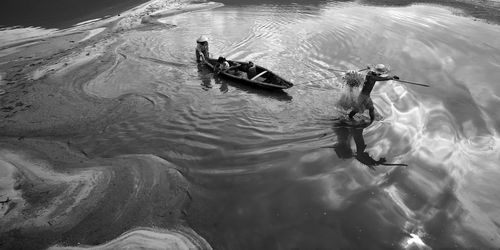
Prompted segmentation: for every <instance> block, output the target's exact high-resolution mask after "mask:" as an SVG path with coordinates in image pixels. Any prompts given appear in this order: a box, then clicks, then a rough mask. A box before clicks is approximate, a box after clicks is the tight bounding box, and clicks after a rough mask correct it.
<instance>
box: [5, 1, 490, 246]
mask: <svg viewBox="0 0 500 250" xmlns="http://www.w3.org/2000/svg"><path fill="white" fill-rule="evenodd" d="M436 2H437V3H441V2H440V1H436ZM224 3H225V4H226V6H224V7H221V8H216V9H212V10H205V11H198V12H192V13H184V14H180V15H175V16H170V17H166V18H163V19H161V20H160V21H161V22H162V23H165V24H168V27H169V28H166V27H167V26H158V25H154V26H153V25H151V26H150V27H149V26H146V27H144V26H143V27H141V28H140V29H131V30H128V31H125V32H122V33H120V34H117V35H116V36H117V38H119V39H117V41H118V42H117V45H116V46H115V47H114V50H113V53H114V54H115V55H116V60H113V62H112V63H110V64H109V65H110V66H109V67H106V68H105V69H104V70H100V71H98V70H88V71H85V69H87V68H89V67H90V66H87V65H83V66H82V69H81V71H79V72H90V73H87V74H89V75H91V77H87V78H85V76H82V75H76V76H72V77H73V78H70V80H68V81H67V82H66V81H65V84H61V88H62V89H63V90H62V91H60V92H61V93H62V94H61V95H63V96H64V97H65V98H66V99H68V100H69V101H68V102H72V103H76V104H75V105H78V102H82V103H84V102H83V101H82V100H79V99H78V100H74V99H73V97H72V96H73V95H76V96H85V97H88V98H94V99H92V100H107V101H109V100H120V101H123V102H125V101H126V100H130V101H129V102H128V103H133V104H134V105H131V106H127V108H123V109H114V110H111V111H106V110H104V111H102V110H101V112H103V113H104V115H103V117H106V118H107V117H108V116H109V117H114V118H113V119H109V120H106V119H104V118H103V119H104V120H105V121H106V122H101V123H100V124H99V126H97V125H95V124H94V125H93V123H92V122H90V123H88V125H87V128H86V129H87V130H85V131H86V132H85V133H77V132H74V133H66V134H65V133H63V132H61V133H59V134H58V133H52V132H51V133H43V130H40V131H42V132H39V136H38V137H37V138H35V139H37V140H46V141H55V142H58V143H61V144H62V145H64V148H66V150H69V149H75V150H76V149H77V151H78V152H83V153H82V154H84V155H85V157H83V156H79V157H81V158H78V157H76V156H71V157H70V156H66V155H65V154H56V153H54V152H48V153H47V152H43V153H41V152H38V153H33V152H36V150H35V149H32V150H31V151H28V153H23V154H21V153H15V152H16V151H15V150H14V149H12V148H15V146H13V145H18V144H20V143H22V142H15V143H12V142H11V141H6V142H5V143H4V144H2V147H0V149H2V150H0V153H2V154H0V156H1V157H3V158H0V160H2V161H0V162H3V163H5V162H7V163H13V162H23V164H24V165H22V166H23V167H26V168H34V167H30V166H34V165H36V164H32V163H31V162H32V161H34V162H38V161H37V160H36V159H38V158H41V159H44V161H43V162H45V164H46V165H51V166H53V167H52V168H54V169H56V170H57V171H54V173H53V172H49V173H51V174H48V177H46V176H45V175H43V171H41V170H36V169H38V168H34V169H35V170H36V171H35V170H30V171H31V172H33V173H34V174H32V175H30V176H35V177H36V176H38V175H41V176H42V177H43V178H47V179H49V180H50V183H51V185H52V184H53V186H55V187H60V186H62V185H64V182H63V181H65V182H68V183H70V185H71V186H75V188H72V189H71V192H70V193H69V194H68V193H62V194H61V195H59V196H57V197H60V198H58V200H60V201H61V202H60V203H54V205H53V206H52V207H51V208H53V210H58V209H59V210H61V209H65V208H66V207H67V206H70V207H73V206H74V207H78V206H82V207H83V208H84V209H87V210H88V211H91V212H89V213H90V214H88V215H86V216H82V217H79V218H80V220H77V219H71V218H70V219H71V220H70V219H65V218H63V219H61V218H58V221H59V222H60V223H61V224H64V222H65V221H70V222H71V223H72V224H70V223H69V222H68V224H70V225H71V230H70V229H68V230H67V231H65V232H66V234H64V235H63V236H61V237H59V236H54V235H51V236H50V237H53V238H51V241H50V242H44V244H46V245H50V244H51V243H53V242H64V243H66V244H69V245H78V244H87V245H97V244H102V243H104V242H107V241H110V240H113V239H117V237H118V236H119V235H120V233H123V232H126V231H127V230H129V229H131V228H134V226H140V227H160V228H161V227H164V226H166V225H167V224H168V223H167V222H171V221H176V220H179V218H180V217H182V218H185V219H186V221H187V225H188V226H189V227H190V228H191V229H192V230H194V231H195V232H196V233H197V234H199V235H200V236H201V237H203V238H204V239H205V240H206V241H207V242H208V243H209V244H210V245H211V246H212V247H213V248H214V249H445V248H446V249H448V248H451V249H455V248H456V249H466V248H477V249H488V248H494V247H497V246H499V245H500V227H499V225H500V212H499V211H500V199H499V197H498V193H499V192H500V186H498V184H497V182H498V181H497V180H498V179H499V178H500V170H499V163H500V136H499V133H500V113H499V111H498V107H500V86H499V85H498V79H500V71H499V70H498V69H499V67H500V29H499V26H498V24H495V23H494V22H491V23H488V22H485V21H484V20H483V21H477V20H475V18H474V17H473V16H469V15H457V11H455V9H450V8H448V7H443V6H441V5H439V4H415V5H407V4H404V5H401V4H399V3H400V2H398V4H388V3H387V1H376V2H372V1H361V2H352V1H319V2H310V1H307V2H305V1H304V2H293V3H292V2H282V1H272V2H252V4H247V3H239V2H231V1H227V2H224ZM405 3H406V2H405ZM419 3H421V2H419ZM477 6H478V8H477V9H480V8H486V7H484V5H477ZM488 8H489V7H488ZM475 9H476V8H475ZM490 10H491V11H493V10H492V9H488V11H490ZM499 12H500V10H498V9H497V10H495V11H494V12H493V14H492V15H491V16H492V17H497V16H498V13H499ZM201 34H204V35H207V36H208V37H209V39H210V41H209V44H210V52H211V54H212V56H213V57H217V56H225V57H227V58H228V59H232V60H239V61H249V60H251V61H253V62H255V63H256V64H259V65H261V66H264V67H266V68H269V69H272V71H273V72H275V73H277V74H279V75H280V76H282V77H284V78H286V79H288V80H290V81H291V82H293V83H294V84H295V85H294V87H293V88H290V89H287V90H286V91H285V92H268V91H263V90H258V89H253V88H248V87H246V86H242V85H239V84H237V83H234V82H230V81H226V80H222V79H218V78H214V76H213V74H212V73H211V72H210V71H209V70H208V69H207V68H206V67H204V66H202V65H198V64H197V63H196V62H195V61H194V47H195V41H196V39H197V38H198V37H199V36H200V35H201ZM98 63H99V62H98V61H96V64H98ZM101 63H103V62H101ZM376 63H384V64H386V65H389V66H390V67H391V73H392V74H396V75H398V76H400V77H401V79H404V80H409V81H416V82H419V83H426V84H429V85H431V87H429V88H425V87H420V86H413V85H408V84H404V83H399V82H395V81H388V82H385V83H377V85H376V86H375V89H374V91H373V92H372V99H373V102H374V105H375V108H376V110H377V113H378V119H377V121H375V122H374V123H373V124H372V125H370V126H368V127H366V128H359V127H358V128H352V127H346V126H343V125H342V124H341V123H339V120H341V119H342V118H343V117H345V115H346V112H348V110H346V109H344V108H342V107H341V106H339V102H340V101H341V100H342V99H343V98H345V96H346V94H347V93H348V90H347V89H346V88H345V86H344V85H343V84H342V81H341V75H340V74H338V73H336V72H334V71H332V70H331V69H360V68H364V67H365V66H366V65H367V64H370V65H373V64H376ZM103 64H104V63H103ZM94 65H95V64H94ZM81 74H84V73H81ZM326 78H328V79H326ZM82 79H87V80H82ZM320 79H326V80H322V81H314V82H312V81H313V80H320ZM96 123H97V122H96ZM102 123H104V124H102ZM61 131H63V130H62V129H61ZM26 139H29V138H26ZM16 140H17V139H16ZM18 141H19V140H18ZM68 148H69V149H68ZM32 151H33V152H32ZM39 151H43V150H40V149H39ZM44 155H45V156H44ZM47 155H49V156H50V155H55V156H50V157H49V156H47ZM56 157H57V160H54V159H55V158H56ZM72 157H73V158H72ZM61 158H63V159H65V160H62V159H61ZM66 158H67V159H66ZM381 158H384V159H385V160H386V161H385V162H381V161H379V160H380V159H381ZM82 161H84V163H81V162H82ZM62 162H70V163H74V164H62ZM167 162H168V163H167ZM5 165H7V164H5ZM8 166H10V165H8ZM169 166H175V169H177V170H178V171H170V172H168V171H166V170H165V169H167V167H169ZM4 169H7V170H5V171H4V172H8V173H10V172H15V170H12V169H15V168H14V167H5V168H4ZM68 169H72V170H71V171H69V170H68ZM58 171H63V172H62V173H59V172H58ZM64 171H68V172H64ZM39 172H41V173H39ZM174 172H175V173H174ZM179 175H182V177H183V178H185V180H184V181H178V182H180V183H183V184H182V186H183V187H189V188H190V190H191V192H190V193H189V197H188V198H186V197H180V196H182V195H179V194H178V193H176V194H177V196H173V197H170V196H169V197H164V196H162V194H164V195H165V194H166V193H162V191H165V190H169V191H170V190H171V189H173V188H172V187H171V186H169V185H170V184H169V183H168V181H167V180H168V179H166V178H165V177H164V176H179ZM5 176H7V174H5ZM35 177H33V178H27V182H28V183H29V182H30V181H33V182H35V181H37V180H38V179H37V178H35ZM43 178H42V179H43ZM78 178H81V179H83V180H82V181H78V180H79V179H78ZM106 178H107V179H106ZM178 178H180V177H178ZM6 180H9V181H10V179H8V178H6ZM103 183H104V184H103ZM110 183H111V184H113V185H111V184H110ZM5 186H7V185H5ZM76 187H78V188H76ZM90 187H97V188H98V191H99V192H101V195H100V196H99V195H98V196H99V197H101V196H102V197H104V198H102V200H105V201H106V202H102V200H97V198H95V199H93V198H88V199H83V198H80V196H84V195H83V194H81V193H85V192H84V191H85V190H87V189H90ZM5 190H8V189H7V188H5ZM57 190H59V189H57ZM79 190H83V191H81V192H79ZM77 191H78V192H77ZM16 192H17V191H16ZM61 192H62V191H61ZM12 193H14V191H12ZM148 193H154V195H152V196H151V197H150V196H148ZM54 195H56V194H54ZM71 197H77V198H75V199H73V198H71ZM138 197H140V198H138ZM182 199H186V200H189V206H188V207H187V208H186V209H185V210H182V211H177V210H172V209H171V208H170V207H168V206H166V205H165V204H164V203H162V202H161V201H165V200H168V201H169V202H170V201H174V203H182V202H181V200H182ZM73 200H76V201H73ZM67 203H69V204H70V205H68V204H67ZM75 204H76V205H75ZM142 205H144V206H147V208H148V209H144V210H141V206H142ZM155 206H157V207H155ZM151 207H153V208H151ZM2 209H3V210H2V211H6V210H7V208H4V207H2ZM53 210H50V211H53ZM82 210H83V209H82ZM114 211H118V212H116V213H115V212H114ZM162 211H169V212H172V213H171V214H170V215H169V213H165V212H162ZM82 213H83V212H82ZM107 214H109V215H110V217H112V218H107V216H106V215H107ZM100 221H102V222H100ZM1 222H2V218H0V223H1ZM30 222H31V221H30ZM35 222H37V221H34V222H33V223H32V224H28V223H26V224H28V225H25V224H22V223H19V222H9V223H11V224H8V225H9V226H11V225H15V226H18V227H23V228H25V230H26V231H29V229H32V228H35V226H32V225H36V223H35ZM107 222H109V223H110V224H111V225H112V227H113V228H116V230H115V231H113V230H111V229H110V228H112V227H110V226H106V225H107ZM5 224H7V223H5ZM68 227H69V226H68ZM86 228H90V229H91V230H86ZM33 230H34V229H33ZM2 233H3V234H2V236H1V237H0V239H4V240H5V239H9V236H8V235H7V236H6V233H5V232H2ZM9 233H11V234H13V235H15V236H16V237H17V238H18V239H22V240H24V241H25V242H27V243H26V244H28V245H29V244H30V242H36V240H37V239H36V237H34V238H35V239H33V237H27V236H26V234H22V232H15V233H13V232H9ZM47 234H49V235H50V233H47ZM2 237H3V238H2ZM10 238H11V239H12V237H10ZM38 240H39V239H38ZM119 241H122V240H121V239H119ZM110 249H111V248H110Z"/></svg>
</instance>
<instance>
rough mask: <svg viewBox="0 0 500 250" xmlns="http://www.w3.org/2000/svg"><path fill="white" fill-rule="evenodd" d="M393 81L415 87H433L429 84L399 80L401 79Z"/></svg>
mask: <svg viewBox="0 0 500 250" xmlns="http://www.w3.org/2000/svg"><path fill="white" fill-rule="evenodd" d="M393 81H397V82H402V83H408V84H413V85H418V86H423V87H430V86H431V85H428V84H423V83H418V82H410V81H405V80H399V79H393Z"/></svg>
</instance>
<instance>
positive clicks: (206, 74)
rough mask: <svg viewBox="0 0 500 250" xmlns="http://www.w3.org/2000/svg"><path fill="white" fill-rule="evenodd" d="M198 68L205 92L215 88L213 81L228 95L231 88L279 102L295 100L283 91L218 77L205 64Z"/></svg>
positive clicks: (199, 65)
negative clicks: (260, 87) (259, 87)
mask: <svg viewBox="0 0 500 250" xmlns="http://www.w3.org/2000/svg"><path fill="white" fill-rule="evenodd" d="M197 67H198V76H199V77H200V79H201V82H202V83H201V86H202V88H203V89H204V90H209V89H211V88H213V87H214V85H213V84H212V80H213V81H214V83H215V84H217V85H220V87H219V90H220V91H221V92H222V93H227V92H228V91H229V87H228V86H231V87H234V88H236V89H238V90H241V91H244V92H247V93H249V94H256V95H259V96H264V97H268V98H271V99H275V100H278V101H291V100H292V99H293V97H292V96H291V95H289V94H288V93H286V92H285V91H283V90H269V89H258V88H255V87H251V86H248V85H245V84H242V83H238V82H235V81H230V80H226V79H221V78H220V77H216V76H214V75H213V73H212V70H211V69H210V68H208V67H206V66H204V65H203V64H198V65H197Z"/></svg>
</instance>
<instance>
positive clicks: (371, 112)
mask: <svg viewBox="0 0 500 250" xmlns="http://www.w3.org/2000/svg"><path fill="white" fill-rule="evenodd" d="M368 111H369V112H370V124H371V123H373V121H374V120H375V108H374V107H370V108H369V109H368Z"/></svg>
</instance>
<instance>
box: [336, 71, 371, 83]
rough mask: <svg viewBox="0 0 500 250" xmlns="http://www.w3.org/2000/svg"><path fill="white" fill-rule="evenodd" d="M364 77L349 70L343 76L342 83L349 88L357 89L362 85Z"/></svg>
mask: <svg viewBox="0 0 500 250" xmlns="http://www.w3.org/2000/svg"><path fill="white" fill-rule="evenodd" d="M364 79H365V76H364V75H363V74H361V73H360V72H358V71H355V70H349V71H347V72H346V73H345V74H344V76H342V81H343V82H344V84H346V85H347V86H349V87H359V86H361V84H363V81H364Z"/></svg>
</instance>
